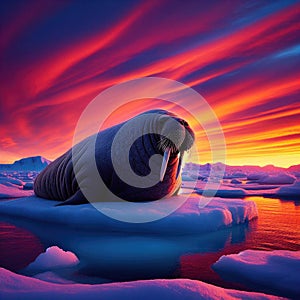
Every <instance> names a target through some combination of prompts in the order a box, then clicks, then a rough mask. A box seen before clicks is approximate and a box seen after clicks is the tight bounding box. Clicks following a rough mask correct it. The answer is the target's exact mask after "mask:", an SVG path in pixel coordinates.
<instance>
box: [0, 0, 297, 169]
mask: <svg viewBox="0 0 300 300" xmlns="http://www.w3.org/2000/svg"><path fill="white" fill-rule="evenodd" d="M0 22H1V23H0V30H1V39H0V55H1V72H0V76H1V85H0V99H1V102H0V132H1V135H0V163H11V162H13V161H14V160H16V159H20V158H22V157H27V156H35V155H42V156H44V157H46V158H48V159H51V160H52V159H55V158H56V157H58V156H59V155H60V154H62V153H64V152H65V151H66V150H68V149H69V148H70V147H71V145H72V138H73V133H74V129H75V126H76V123H77V121H78V118H79V117H80V115H81V113H82V111H83V109H84V108H85V107H86V106H87V105H88V104H89V102H90V101H91V100H92V99H93V98H94V97H95V96H97V95H98V94H99V93H100V92H101V91H103V90H104V89H106V88H108V87H110V86H112V85H114V84H117V83H120V82H123V81H125V80H129V79H135V78H140V77H145V76H157V77H165V78H169V79H174V80H177V81H179V82H182V83H184V84H186V85H188V86H190V87H192V88H194V89H195V90H196V91H197V92H198V93H200V94H201V95H202V96H203V97H204V98H205V99H206V101H207V102H208V103H209V104H210V106H211V107H212V108H213V110H214V111H215V113H216V115H217V116H218V118H219V121H220V123H221V125H222V128H223V131H224V135H225V138H226V148H227V159H226V163H227V164H231V165H245V164H252V165H253V164H254V165H261V166H263V165H267V164H274V165H277V166H284V167H288V166H290V165H294V164H299V163H300V121H299V120H300V99H299V96H300V55H299V54H300V2H299V1H287V0H283V1H234V0H232V1H196V0H195V1H179V0H175V1H174V0H173V1H171V0H170V1H165V0H159V1H156V0H154V1H136V0H129V1H122V0H119V1H79V0H75V1H63V0H54V1H50V0H48V1H47V0H43V1H39V0H36V1H21V0H19V1H1V4H0ZM111 101H118V99H112V100H111ZM186 101H189V100H188V99H186ZM104 105H105V104H104ZM158 105H159V102H158V101H149V100H144V101H142V100H141V101H139V103H138V104H136V105H135V106H134V107H131V108H130V109H129V108H128V109H127V111H128V115H126V114H124V110H123V111H120V112H119V113H118V112H117V113H115V114H114V115H113V119H112V120H110V121H111V123H112V124H113V123H118V122H120V121H122V120H124V119H126V117H129V116H132V115H134V114H136V113H139V112H141V111H144V110H146V109H153V108H157V106H158ZM183 106H184V104H183ZM193 107H194V114H195V115H198V116H201V113H203V112H201V107H200V105H198V104H197V103H193ZM197 145H198V148H199V152H200V157H201V163H205V162H207V161H209V160H210V158H209V157H210V155H209V150H210V149H209V147H208V145H207V142H205V137H203V139H202V135H201V134H200V133H199V135H198V139H197Z"/></svg>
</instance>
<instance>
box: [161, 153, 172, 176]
mask: <svg viewBox="0 0 300 300" xmlns="http://www.w3.org/2000/svg"><path fill="white" fill-rule="evenodd" d="M170 153H171V149H170V148H167V149H166V150H165V152H164V157H163V161H162V164H161V169H160V181H163V180H164V177H165V174H166V170H167V166H168V162H169V158H170Z"/></svg>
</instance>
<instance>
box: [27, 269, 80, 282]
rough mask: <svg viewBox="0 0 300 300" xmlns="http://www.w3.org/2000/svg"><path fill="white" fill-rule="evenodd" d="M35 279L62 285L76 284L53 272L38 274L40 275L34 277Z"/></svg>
mask: <svg viewBox="0 0 300 300" xmlns="http://www.w3.org/2000/svg"><path fill="white" fill-rule="evenodd" d="M33 277H34V278H37V279H40V280H43V281H47V282H52V283H60V284H70V283H75V282H74V281H72V280H68V279H65V278H62V277H60V276H59V275H57V274H56V273H54V272H51V271H47V272H43V273H38V274H36V275H34V276H33Z"/></svg>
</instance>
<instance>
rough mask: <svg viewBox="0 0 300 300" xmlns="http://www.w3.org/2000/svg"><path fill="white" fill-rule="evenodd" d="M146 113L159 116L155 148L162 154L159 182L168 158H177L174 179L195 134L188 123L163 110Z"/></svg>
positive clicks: (163, 174) (162, 177) (162, 176)
mask: <svg viewBox="0 0 300 300" xmlns="http://www.w3.org/2000/svg"><path fill="white" fill-rule="evenodd" d="M147 113H155V114H161V116H159V118H158V132H160V135H159V138H158V140H157V148H158V151H159V153H161V154H163V160H162V165H161V170H160V181H163V179H164V176H165V173H166V169H167V165H168V162H169V159H170V157H174V156H177V157H178V158H179V163H178V168H177V172H176V178H177V177H178V175H179V173H180V169H181V164H182V159H183V155H184V152H185V151H187V150H189V149H190V148H191V147H192V146H193V144H194V141H195V134H194V132H193V130H192V129H191V127H190V126H189V124H188V122H187V121H185V120H184V119H181V118H179V117H178V116H176V115H175V114H173V113H170V112H168V111H165V110H151V111H148V112H147Z"/></svg>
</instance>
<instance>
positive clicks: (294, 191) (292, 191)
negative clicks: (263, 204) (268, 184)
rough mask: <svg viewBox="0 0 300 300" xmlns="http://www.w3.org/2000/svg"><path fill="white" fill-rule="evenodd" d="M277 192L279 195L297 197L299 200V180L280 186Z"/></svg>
mask: <svg viewBox="0 0 300 300" xmlns="http://www.w3.org/2000/svg"><path fill="white" fill-rule="evenodd" d="M277 194H278V196H281V197H298V200H300V181H295V182H294V184H292V185H286V186H282V187H280V188H279V190H278V192H277Z"/></svg>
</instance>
